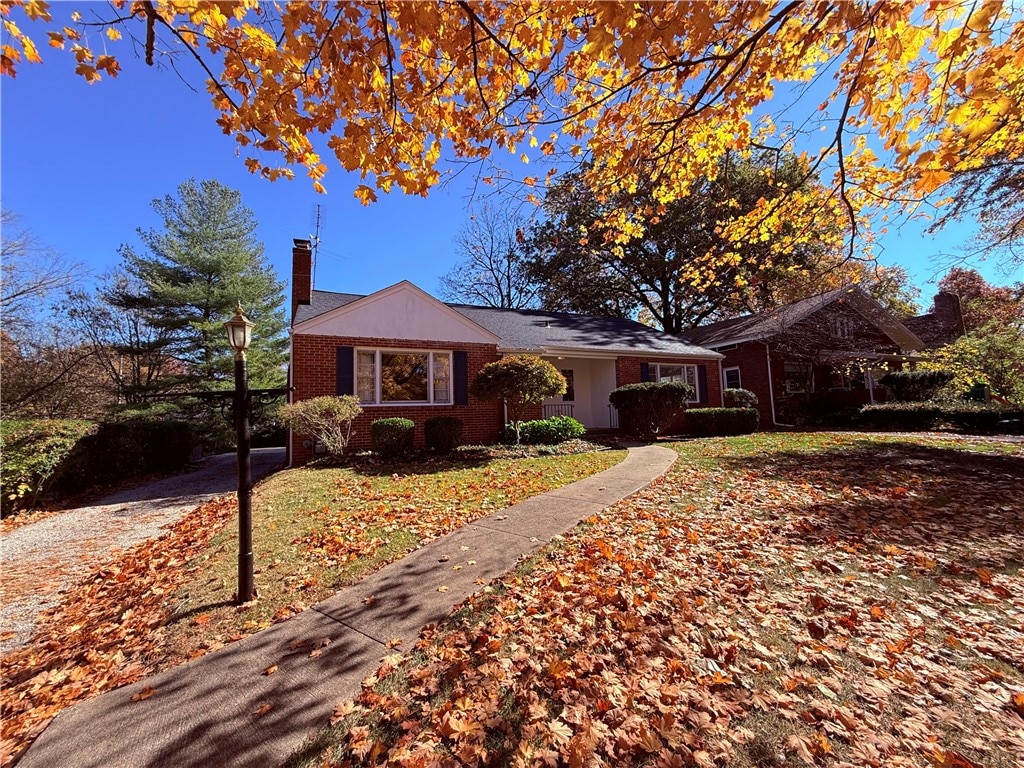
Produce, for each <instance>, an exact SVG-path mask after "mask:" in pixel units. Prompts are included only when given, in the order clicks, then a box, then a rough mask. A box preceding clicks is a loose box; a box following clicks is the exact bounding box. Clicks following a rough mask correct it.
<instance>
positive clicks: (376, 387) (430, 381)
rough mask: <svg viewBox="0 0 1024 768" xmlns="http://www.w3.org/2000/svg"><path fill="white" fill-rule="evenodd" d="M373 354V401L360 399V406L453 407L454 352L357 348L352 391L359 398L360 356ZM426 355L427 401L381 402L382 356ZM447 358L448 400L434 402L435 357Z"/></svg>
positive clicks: (443, 350) (444, 350)
mask: <svg viewBox="0 0 1024 768" xmlns="http://www.w3.org/2000/svg"><path fill="white" fill-rule="evenodd" d="M360 353H362V354H367V353H369V354H372V355H373V401H372V402H366V401H363V400H361V399H360V401H359V404H360V405H362V406H368V407H382V406H384V407H389V408H390V407H396V408H406V407H409V406H413V407H417V406H418V407H422V406H433V405H453V404H454V400H455V394H454V392H453V391H452V390H453V387H454V367H453V365H452V363H453V360H452V357H453V355H452V351H451V350H446V349H397V348H394V347H379V348H372V349H371V348H368V347H357V348H356V350H355V360H354V363H355V364H354V365H353V369H354V370H353V371H352V391H353V392H354V393H355V395H356V397H359V355H360ZM382 354H387V355H426V356H427V399H426V400H388V401H383V402H382V401H381V371H382V367H381V355H382ZM435 356H437V357H447V358H448V399H447V400H441V401H435V400H434V357H435Z"/></svg>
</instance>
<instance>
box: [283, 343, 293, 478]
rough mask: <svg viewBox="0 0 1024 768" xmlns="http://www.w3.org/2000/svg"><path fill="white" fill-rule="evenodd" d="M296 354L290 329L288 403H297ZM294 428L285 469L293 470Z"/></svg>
mask: <svg viewBox="0 0 1024 768" xmlns="http://www.w3.org/2000/svg"><path fill="white" fill-rule="evenodd" d="M294 354H295V334H294V333H293V331H292V329H291V328H289V329H288V402H289V403H292V402H294V401H295V382H294V381H293V380H292V372H293V371H294V370H295V367H294V365H293V357H294ZM293 437H294V435H292V428H291V427H288V453H287V456H288V462H287V464H286V465H285V469H291V468H292V467H293V466H294V465H295V456H294V455H293V454H292V438H293Z"/></svg>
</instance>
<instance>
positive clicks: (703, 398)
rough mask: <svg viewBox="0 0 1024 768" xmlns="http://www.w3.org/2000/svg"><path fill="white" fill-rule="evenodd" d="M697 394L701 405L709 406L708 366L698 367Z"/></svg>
mask: <svg viewBox="0 0 1024 768" xmlns="http://www.w3.org/2000/svg"><path fill="white" fill-rule="evenodd" d="M697 388H698V389H699V390H700V391H699V392H698V393H697V394H698V396H699V397H700V401H699V402H700V403H701V405H707V404H708V368H707V366H706V365H698V366H697Z"/></svg>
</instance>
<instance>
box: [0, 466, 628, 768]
mask: <svg viewBox="0 0 1024 768" xmlns="http://www.w3.org/2000/svg"><path fill="white" fill-rule="evenodd" d="M624 456H625V452H624V451H604V452H600V453H594V452H590V453H579V454H571V455H554V456H539V457H532V458H506V459H492V458H489V457H488V456H487V455H475V454H474V455H472V456H471V457H470V458H469V459H468V460H467V459H454V460H440V459H435V460H432V461H427V462H419V463H407V464H400V465H392V466H388V467H384V466H381V465H373V464H366V465H363V466H354V467H348V468H337V469H310V468H302V469H296V470H289V471H285V472H280V473H278V474H276V475H273V476H272V477H270V478H268V480H266V481H265V482H263V483H262V484H261V485H260V486H259V487H258V488H257V489H256V491H255V492H254V496H253V520H254V529H253V538H254V552H255V557H256V569H255V570H256V585H257V588H258V589H259V591H260V596H259V599H258V600H257V601H254V602H253V603H250V604H247V605H245V606H235V605H234V604H233V602H232V601H233V595H234V587H235V578H236V574H237V556H238V554H237V553H238V547H237V530H236V523H235V519H236V510H237V507H236V504H235V503H234V500H233V499H230V500H220V501H216V502H212V503H210V504H206V505H203V506H202V507H200V508H198V509H197V510H195V511H194V512H192V513H190V514H188V515H186V516H185V517H183V518H182V519H181V520H179V521H178V522H177V523H176V524H175V525H174V526H172V527H171V528H170V529H169V531H168V533H167V534H166V535H164V536H162V537H160V538H159V539H152V540H149V541H147V542H145V543H143V544H141V545H140V546H138V547H135V548H133V549H131V550H129V551H127V552H125V553H124V554H122V555H120V556H118V557H116V558H114V559H112V560H110V561H108V562H106V563H104V564H102V565H101V566H100V567H98V568H96V569H95V570H94V571H93V572H92V573H91V574H90V576H89V577H88V578H87V579H85V580H84V581H83V582H81V583H80V584H78V585H77V586H76V587H75V588H74V589H72V590H70V591H69V592H68V593H66V594H65V595H64V597H63V599H62V602H61V603H60V605H59V606H57V607H56V608H55V609H53V610H52V611H50V612H49V613H48V614H47V615H46V616H45V617H44V618H42V619H41V620H40V623H39V625H38V630H37V632H36V634H35V635H34V637H33V638H32V641H31V642H30V643H29V644H28V645H27V646H25V647H22V648H20V649H18V650H16V651H13V652H11V653H8V654H6V655H5V656H4V657H3V658H2V659H0V664H2V669H3V683H4V684H3V689H2V691H0V716H2V720H3V723H2V730H0V736H2V743H0V765H7V764H9V763H10V762H11V761H12V760H13V759H14V758H15V757H16V756H17V755H18V754H19V753H20V752H21V751H22V750H23V749H24V748H25V747H26V746H27V745H28V744H30V743H31V741H32V740H33V739H34V738H35V737H36V736H37V735H38V734H39V733H40V732H41V731H42V729H43V728H44V727H45V726H46V724H47V723H48V722H49V720H50V719H51V718H53V717H54V716H55V715H56V714H57V713H58V712H60V711H61V710H62V709H64V708H66V707H68V706H70V705H72V704H74V703H75V702H77V701H81V700H83V699H86V698H91V697H93V696H96V695H98V694H100V693H102V692H104V691H106V690H110V689H112V688H116V687H118V686H121V685H125V684H128V683H131V682H134V681H136V680H138V679H140V678H142V677H145V676H146V675H149V674H152V673H154V672H157V671H159V670H161V669H164V668H166V667H169V666H173V665H174V664H177V663H180V662H182V661H185V660H187V659H190V658H195V657H197V656H201V655H203V654H204V653H207V652H209V651H210V650H214V649H216V648H219V647H221V646H223V645H224V644H225V643H229V642H232V641H234V640H238V639H241V638H242V637H245V636H246V635H249V634H251V633H253V632H255V631H258V630H260V629H262V628H264V627H266V626H269V625H270V624H271V623H274V622H277V621H283V620H285V619H287V618H289V617H291V616H292V615H294V614H295V613H297V612H299V611H301V610H304V608H305V607H306V605H307V604H312V603H314V602H317V601H319V600H320V599H323V598H325V597H327V596H329V595H330V594H332V593H333V592H334V591H336V590H337V589H338V588H339V587H341V586H343V585H345V584H347V583H351V582H352V581H354V580H356V579H357V578H359V577H361V576H363V575H365V574H366V573H369V572H370V571H372V570H374V569H376V568H379V567H380V566H382V565H384V564H385V563H387V562H390V561H391V560H394V559H396V558H398V557H401V556H402V555H403V554H404V553H406V552H408V551H410V550H412V549H415V548H416V547H418V546H420V544H421V543H422V542H424V541H427V540H429V539H432V538H436V537H438V536H441V535H444V534H445V533H448V532H449V531H451V530H454V529H455V528H457V527H459V526H461V525H464V524H465V523H467V522H469V521H471V520H474V519H477V518H479V517H483V516H486V515H488V514H490V513H491V512H493V511H494V510H495V509H500V508H502V507H505V506H509V505H511V504H514V503H516V502H518V501H521V500H523V499H524V498H526V497H528V496H532V495H535V494H538V493H543V492H544V491H548V490H551V489H553V488H558V487H561V486H563V485H566V484H568V483H571V482H574V481H575V480H578V479H581V478H583V477H586V476H588V475H591V474H594V473H595V472H600V471H602V470H604V469H607V468H608V467H610V466H612V465H613V464H615V463H617V462H619V461H621V460H622V458H623V457H624ZM9 586H11V585H5V588H6V587H9Z"/></svg>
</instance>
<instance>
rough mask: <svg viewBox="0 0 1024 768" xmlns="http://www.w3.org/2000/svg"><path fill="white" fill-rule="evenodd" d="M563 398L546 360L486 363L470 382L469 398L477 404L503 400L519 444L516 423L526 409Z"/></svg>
mask: <svg viewBox="0 0 1024 768" xmlns="http://www.w3.org/2000/svg"><path fill="white" fill-rule="evenodd" d="M564 394H565V377H563V376H562V374H560V373H559V372H558V369H557V368H555V366H553V365H552V364H551V363H549V362H548V361H547V360H541V359H540V358H539V357H533V356H532V355H513V356H511V357H504V358H502V359H501V360H498V361H497V362H494V363H488V364H487V365H485V366H484V367H483V369H482V370H481V371H480V373H478V374H477V375H476V378H475V379H473V387H472V395H473V397H476V398H479V399H481V400H504V401H505V407H506V408H507V409H508V418H509V421H510V422H511V423H512V428H513V429H514V430H515V433H516V443H518V442H519V423H520V422H521V421H522V420H523V416H524V415H525V414H526V409H527V408H528V407H529V406H530V405H533V404H535V403H539V402H540V401H542V400H543V399H544V398H545V397H556V396H558V395H564Z"/></svg>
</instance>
